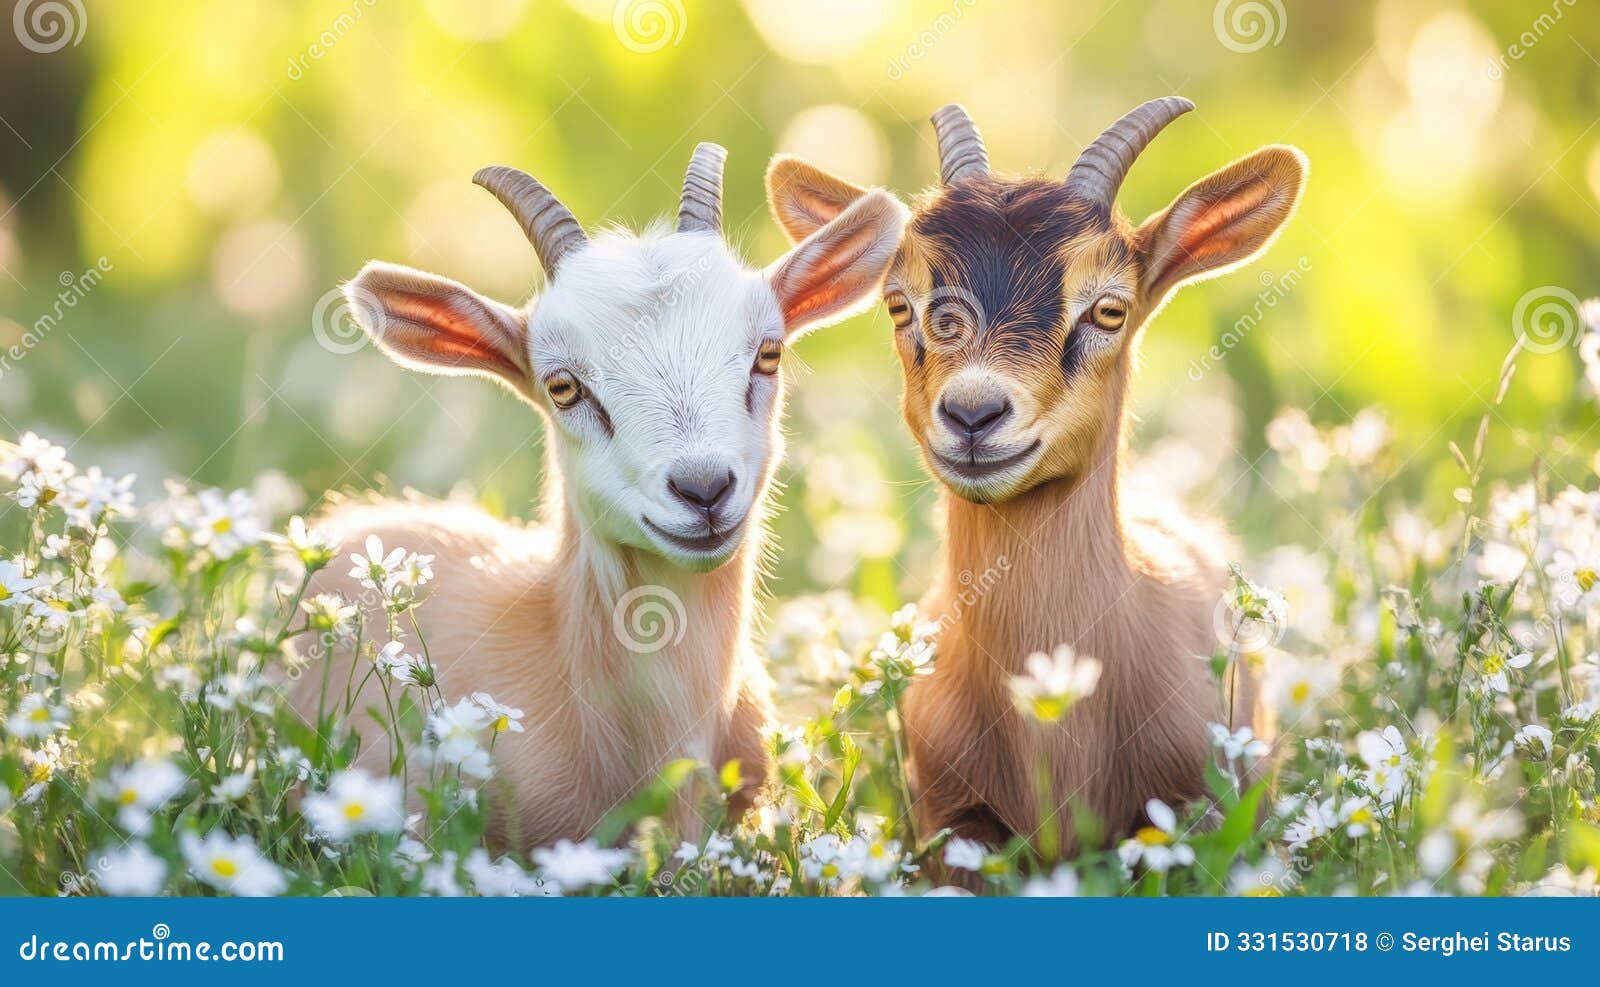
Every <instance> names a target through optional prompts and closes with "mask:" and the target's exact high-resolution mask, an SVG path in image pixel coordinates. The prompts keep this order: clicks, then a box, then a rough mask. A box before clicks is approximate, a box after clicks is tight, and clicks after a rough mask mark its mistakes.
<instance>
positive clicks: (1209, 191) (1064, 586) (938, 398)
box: [768, 147, 1305, 852]
mask: <svg viewBox="0 0 1600 987" xmlns="http://www.w3.org/2000/svg"><path fill="white" fill-rule="evenodd" d="M1304 167H1305V165H1304V158H1303V156H1302V155H1300V153H1299V152H1298V151H1295V150H1293V149H1290V148H1283V147H1270V148H1264V149H1262V150H1260V151H1258V152H1256V153H1255V154H1253V155H1250V156H1249V157H1246V158H1243V159H1241V160H1240V161H1237V162H1235V163H1234V164H1232V165H1229V166H1228V167H1226V168H1223V169H1221V170H1220V171H1218V172H1216V173H1215V174H1213V175H1211V176H1209V177H1207V178H1206V179H1203V180H1202V181H1200V182H1198V183H1196V184H1195V185H1193V186H1191V187H1190V188H1189V189H1188V190H1187V191H1185V192H1184V193H1183V194H1182V195H1181V196H1179V197H1178V198H1177V199H1176V200H1174V203H1173V205H1172V206H1170V207H1169V208H1168V209H1167V210H1164V211H1163V212H1161V213H1159V214H1157V215H1156V216H1154V217H1152V218H1151V219H1150V220H1148V221H1147V222H1145V223H1144V224H1142V225H1140V226H1138V227H1134V226H1133V225H1131V224H1130V223H1129V222H1128V221H1127V220H1126V219H1125V218H1123V217H1122V216H1121V215H1120V214H1118V213H1116V212H1115V211H1114V210H1112V211H1110V212H1109V213H1108V212H1107V211H1106V210H1104V209H1103V208H1100V207H1097V206H1096V205H1095V204H1093V203H1089V202H1084V201H1078V200H1075V199H1074V198H1073V195H1072V193H1071V192H1070V191H1069V190H1068V189H1067V188H1066V187H1064V186H1063V185H1061V184H1060V183H1056V182H1051V181H1048V180H1044V179H1021V180H1018V179H1004V178H996V177H993V176H990V175H988V174H974V175H969V176H966V177H963V178H960V179H958V180H956V181H955V182H954V183H953V184H952V185H949V186H944V187H941V188H939V189H936V190H934V191H932V192H930V193H928V194H927V195H925V196H923V197H922V198H921V200H920V201H919V202H918V204H917V207H916V209H915V212H914V215H913V219H912V223H911V225H910V226H909V227H908V228H907V233H906V236H905V239H904V241H903V242H902V245H901V250H900V253H899V255H898V256H897V258H896V260H895V262H894V264H893V265H892V266H891V268H890V273H889V277H888V278H887V279H886V281H885V291H886V293H887V294H888V297H889V298H890V300H891V307H892V308H894V309H897V310H898V311H900V312H901V313H906V312H907V310H908V309H909V310H910V315H909V316H908V317H907V316H904V315H903V321H902V323H901V324H900V325H897V332H896V335H895V339H896V349H897V351H898V353H899V355H900V359H901V364H902V368H903V370H904V377H905V391H904V394H903V398H902V412H903V414H904V417H905V420H906V423H907V425H908V426H909V427H910V429H911V431H912V434H913V435H914V436H915V437H916V439H917V440H918V443H919V445H920V446H921V447H922V450H923V453H924V457H925V458H926V459H927V461H928V463H929V466H930V469H932V470H933V471H934V472H935V474H936V475H938V476H939V477H940V479H942V480H943V481H944V482H945V484H946V486H947V487H948V488H949V489H948V490H947V491H946V492H945V494H944V496H943V512H944V518H943V523H942V534H943V541H944V551H943V557H942V560H941V563H940V567H939V572H938V575H937V577H936V581H935V584H934V586H933V588H932V590H931V591H930V592H929V594H928V595H927V597H925V598H924V600H923V603H922V610H923V614H924V616H925V617H926V618H928V619H930V620H934V621H938V622H939V623H940V624H941V626H942V627H943V630H942V631H941V634H940V637H939V654H938V659H937V662H936V664H935V668H934V672H933V674H932V675H931V676H929V677H927V678H926V679H922V680H919V681H918V682H916V683H915V684H914V685H913V686H912V687H911V689H910V692H909V693H908V695H907V699H906V729H907V733H908V735H909V738H910V761H911V768H912V774H913V787H914V793H913V794H914V799H915V811H916V813H917V816H918V822H919V827H920V829H921V831H922V832H924V833H932V832H933V831H934V830H936V829H940V828H949V829H951V830H953V831H954V832H955V833H956V834H957V835H961V836H965V837H969V838H972V839H977V840H980V841H982V842H984V843H986V844H989V845H999V844H1003V843H1005V842H1006V841H1007V840H1009V839H1011V838H1012V837H1018V836H1020V837H1022V838H1024V839H1028V840H1035V839H1036V838H1037V836H1038V835H1039V832H1040V829H1041V824H1042V823H1043V822H1045V821H1052V822H1053V823H1054V827H1055V828H1056V829H1058V830H1059V832H1060V834H1061V837H1062V842H1061V849H1062V850H1063V852H1071V851H1072V850H1073V849H1075V847H1076V842H1077V841H1076V838H1075V831H1076V828H1077V826H1076V824H1077V823H1078V822H1079V821H1080V820H1078V819H1076V818H1075V816H1074V813H1075V812H1076V811H1077V810H1078V809H1080V808H1081V809H1083V810H1087V812H1088V813H1090V814H1091V815H1092V816H1093V817H1094V819H1096V820H1097V821H1098V822H1099V823H1100V824H1101V825H1102V826H1103V830H1102V832H1103V833H1104V834H1105V835H1106V836H1107V837H1115V836H1118V835H1123V834H1127V833H1128V832H1130V831H1131V830H1133V829H1134V828H1135V827H1137V826H1138V825H1139V823H1140V821H1141V819H1142V817H1143V813H1144V805H1145V803H1146V802H1147V801H1148V800H1149V799H1151V798H1159V799H1162V800H1163V801H1166V802H1168V803H1172V804H1181V803H1184V802H1187V801H1190V800H1192V799H1195V798H1198V797H1202V796H1203V795H1204V794H1205V793H1204V769H1205V765H1206V763H1207V761H1208V759H1209V758H1210V756H1211V744H1210V738H1209V734H1208V730H1207V725H1208V724H1210V723H1215V722H1222V723H1227V722H1229V721H1230V712H1229V711H1228V710H1225V709H1223V708H1222V703H1221V701H1220V700H1219V698H1218V692H1217V689H1216V688H1215V687H1214V685H1213V683H1212V682H1211V680H1210V675H1209V672H1208V666H1207V660H1206V659H1207V658H1208V657H1209V656H1210V655H1211V654H1212V653H1213V652H1214V651H1216V650H1218V648H1219V642H1218V640H1217V635H1216V632H1215V630H1214V629H1213V614H1214V613H1215V611H1216V608H1217V606H1218V604H1219V602H1220V601H1221V599H1222V595H1223V591H1224V580H1225V566H1224V558H1225V555H1224V551H1223V548H1222V545H1223V544H1224V542H1223V539H1222V538H1221V536H1220V533H1219V532H1217V531H1215V530H1213V529H1212V528H1210V527H1209V526H1207V525H1203V524H1197V523H1196V522H1194V521H1192V520H1190V519H1188V518H1186V517H1184V516H1183V515H1182V514H1180V513H1178V512H1177V511H1175V510H1174V509H1172V508H1169V507H1164V506H1161V505H1159V504H1157V503H1154V502H1148V501H1145V500H1142V499H1140V498H1138V497H1137V496H1136V495H1133V494H1131V493H1130V492H1128V491H1125V490H1123V489H1122V488H1121V485H1120V482H1119V481H1120V465H1121V458H1122V452H1123V448H1124V433H1125V430H1126V417H1125V403H1126V396H1127V388H1128V382H1129V379H1130V378H1131V376H1132V368H1133V366H1134V363H1135V353H1136V343H1137V336H1138V333H1139V331H1140V329H1141V328H1142V326H1143V324H1144V323H1145V322H1146V321H1147V320H1148V318H1149V317H1150V316H1151V315H1152V314H1153V313H1154V312H1155V311H1157V310H1158V309H1159V308H1160V306H1161V304H1162V302H1163V301H1164V300H1165V298H1166V297H1167V295H1168V294H1169V293H1170V291H1171V290H1172V289H1173V288H1174V287H1176V286H1177V285H1179V284H1182V283H1184V282H1185V281H1189V280H1193V279H1195V278H1197V277H1200V276H1204V275H1207V274H1213V273H1217V272H1220V271H1222V270H1225V269H1228V268H1230V267H1233V266H1237V265H1238V264H1241V263H1243V262H1245V261H1246V260H1248V259H1250V258H1251V257H1253V256H1255V255H1256V254H1257V253H1259V252H1260V251H1261V250H1264V249H1265V248H1266V246H1267V245H1268V243H1270V241H1271V239H1272V237H1273V236H1274V235H1275V233H1276V231H1277V230H1278V228H1279V227H1280V226H1281V225H1282V224H1283V223H1284V222H1285V221H1286V220H1287V219H1288V217H1289V215H1290V214H1291V213H1292V211H1293V209H1294V206H1295V203H1296V201H1297V199H1298V196H1299V191H1300V187H1301V183H1302V179H1303V175H1304ZM768 190H769V198H770V199H771V200H772V204H773V210H774V213H775V214H776V215H777V216H778V219H779V222H780V223H781V224H782V225H783V226H784V228H785V230H786V231H788V232H789V234H790V236H791V237H793V236H796V235H804V233H805V232H806V231H807V230H809V229H810V228H811V226H812V224H813V222H815V221H817V220H822V221H825V220H826V218H827V217H828V216H830V215H832V214H833V213H834V212H835V211H836V210H837V209H838V208H840V207H841V204H846V203H848V202H850V201H851V200H852V197H853V196H854V195H855V194H858V190H856V189H855V187H854V186H852V185H850V184H849V183H847V182H844V181H842V180H840V179H837V178H834V177H833V176H829V175H826V174H824V173H821V172H819V171H817V169H815V168H812V167H811V166H809V165H806V164H805V163H804V162H800V161H797V160H795V159H780V160H779V161H777V162H775V163H774V165H773V167H772V169H771V171H770V172H769V176H768ZM951 299H954V300H955V301H954V302H953V303H952V302H951V301H950V300H951ZM1103 299H1112V300H1114V301H1115V302H1116V303H1117V304H1119V305H1121V307H1122V308H1123V309H1124V310H1125V314H1126V319H1125V322H1124V323H1123V324H1122V325H1121V326H1120V327H1119V328H1116V329H1112V330H1107V329H1104V328H1103V327H1101V326H1098V325H1097V324H1095V323H1093V322H1091V321H1090V313H1091V311H1092V308H1093V306H1094V305H1095V303H1096V301H1097V300H1103ZM952 398H954V399H956V400H957V401H959V402H962V403H965V404H967V405H968V406H977V405H979V404H980V403H981V402H983V401H991V400H994V399H997V398H1003V399H1004V400H1005V402H1007V403H1008V405H1009V407H1010V408H1011V411H1010V412H1009V413H1008V417H1006V418H1005V419H1003V421H1002V427H1000V428H998V429H996V430H994V432H993V433H992V435H993V437H985V438H983V439H982V440H981V441H976V442H975V443H974V445H973V451H972V452H968V453H963V455H971V456H974V457H977V458H978V459H980V460H982V461H998V460H1002V459H1006V458H1007V457H1010V456H1013V455H1014V456H1016V457H1017V458H1016V463H1017V465H1016V466H1015V467H1011V468H1010V469H1009V470H1004V471H1000V472H997V473H992V474H990V475H989V476H988V477H985V478H981V479H978V480H971V479H966V478H964V477H963V476H962V475H960V474H959V473H955V472H952V467H951V466H950V457H949V452H948V451H947V450H948V448H949V445H950V442H951V440H952V435H953V433H952V432H951V428H952V426H950V425H949V424H948V421H947V420H941V419H943V418H945V416H944V415H943V413H942V411H941V410H940V409H941V402H944V401H946V400H949V399H952ZM978 447H983V452H982V455H981V456H979V454H978V451H977V449H978ZM1030 449H1034V450H1036V451H1033V452H1030V451H1029V450H1030ZM940 453H944V458H943V459H941V457H940ZM996 570H998V571H999V572H1000V573H1002V574H1001V575H998V576H994V575H992V573H994V572H995V571H996ZM974 586H981V587H982V592H976V591H974V589H973V587H974ZM1061 644H1068V645H1071V646H1072V647H1073V648H1074V649H1075V650H1076V651H1077V652H1078V653H1079V654H1080V655H1086V656H1091V657H1093V658H1096V659H1098V660H1099V661H1100V662H1101V664H1102V669H1103V671H1102V676H1101V679H1100V683H1099V686H1098V688H1097V689H1096V691H1095V692H1094V693H1093V694H1092V695H1090V696H1089V697H1088V698H1087V699H1084V700H1083V701H1082V702H1081V703H1079V704H1078V705H1077V706H1075V707H1074V708H1073V709H1072V710H1071V711H1070V712H1069V713H1068V715H1067V716H1066V718H1065V719H1064V720H1063V721H1062V722H1061V723H1059V724H1055V725H1048V726H1041V725H1039V724H1035V723H1032V722H1030V721H1027V720H1025V719H1024V718H1023V717H1022V716H1021V714H1019V713H1018V712H1017V710H1016V708H1015V705H1014V703H1013V700H1012V696H1011V693H1010V689H1009V682H1010V679H1011V678H1012V677H1013V676H1016V675H1020V674H1023V672H1024V668H1023V665H1024V661H1025V659H1026V658H1027V656H1028V655H1030V654H1031V653H1033V652H1039V651H1043V652H1050V651H1051V650H1053V649H1054V648H1055V647H1056V646H1058V645H1061ZM1254 704H1255V685H1254V683H1253V682H1252V681H1251V680H1250V678H1249V676H1248V675H1247V674H1246V675H1242V676H1241V680H1240V681H1239V683H1238V686H1237V689H1236V692H1235V696H1234V704H1233V706H1234V708H1233V711H1232V714H1231V720H1232V721H1233V722H1234V723H1235V724H1236V725H1245V724H1248V723H1250V722H1251V720H1252V714H1253V711H1254ZM1041 765H1042V766H1043V767H1044V769H1045V770H1044V776H1045V778H1046V780H1047V785H1048V787H1047V789H1045V790H1046V791H1048V792H1049V797H1048V801H1047V802H1046V803H1044V804H1040V800H1039V797H1038V792H1039V791H1040V786H1039V785H1038V783H1037V779H1036V771H1037V769H1038V768H1039V766H1041Z"/></svg>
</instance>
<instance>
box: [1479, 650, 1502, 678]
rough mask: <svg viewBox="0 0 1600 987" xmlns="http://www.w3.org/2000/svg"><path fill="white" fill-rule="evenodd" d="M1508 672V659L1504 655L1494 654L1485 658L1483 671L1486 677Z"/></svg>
mask: <svg viewBox="0 0 1600 987" xmlns="http://www.w3.org/2000/svg"><path fill="white" fill-rule="evenodd" d="M1505 670H1506V659H1505V656H1503V655H1498V654H1493V655H1484V656H1483V671H1484V674H1485V675H1499V674H1500V673H1501V672H1503V671H1505Z"/></svg>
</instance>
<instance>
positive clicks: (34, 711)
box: [6, 692, 68, 740]
mask: <svg viewBox="0 0 1600 987" xmlns="http://www.w3.org/2000/svg"><path fill="white" fill-rule="evenodd" d="M67 720H68V713H67V709H66V707H65V706H52V705H50V703H49V701H47V700H46V699H45V697H44V695H43V694H42V693H38V692H30V693H28V694H27V695H26V696H23V697H22V701H21V702H20V703H18V704H17V711H16V712H15V713H12V714H11V716H10V717H8V718H7V719H6V730H7V732H9V733H10V734H11V735H12V736H13V737H17V738H19V739H22V740H41V739H43V738H45V737H48V736H50V735H51V734H53V733H55V732H56V731H57V730H63V729H66V726H67Z"/></svg>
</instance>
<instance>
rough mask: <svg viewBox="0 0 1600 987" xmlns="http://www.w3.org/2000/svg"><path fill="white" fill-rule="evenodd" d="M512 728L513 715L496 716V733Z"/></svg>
mask: <svg viewBox="0 0 1600 987" xmlns="http://www.w3.org/2000/svg"><path fill="white" fill-rule="evenodd" d="M510 728H511V717H509V716H497V717H495V720H494V732H495V733H505V732H506V731H507V730H509V729H510Z"/></svg>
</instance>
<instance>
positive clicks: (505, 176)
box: [472, 165, 589, 278]
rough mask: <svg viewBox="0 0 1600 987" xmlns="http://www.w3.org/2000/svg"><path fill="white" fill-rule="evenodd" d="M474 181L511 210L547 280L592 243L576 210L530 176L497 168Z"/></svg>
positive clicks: (484, 172)
mask: <svg viewBox="0 0 1600 987" xmlns="http://www.w3.org/2000/svg"><path fill="white" fill-rule="evenodd" d="M472 181H473V182H474V183H475V184H478V185H482V186H483V187H484V188H486V189H488V190H489V191H490V192H493V193H494V197H495V198H496V199H499V200H500V203H501V205H503V206H505V207H506V208H507V209H509V210H511V215H513V216H515V217H516V218H517V223H518V225H520V226H521V227H522V232H523V233H526V234H527V235H528V242H529V243H531V244H533V252H534V253H536V254H538V255H539V265H540V266H541V267H543V268H544V274H545V277H547V278H554V277H555V276H556V269H557V268H559V267H560V266H561V260H562V258H564V257H566V256H567V255H568V254H569V253H571V252H572V251H574V250H576V249H578V248H580V247H582V246H583V245H584V244H586V243H588V242H589V235H588V234H587V233H585V232H583V227H582V226H580V225H578V220H577V218H576V217H574V216H573V215H572V210H570V209H568V208H567V207H566V206H564V205H562V204H561V200H560V199H558V198H556V197H555V194H554V193H553V192H551V191H550V190H549V189H547V188H545V187H544V186H543V185H541V184H540V183H539V180H538V179H537V178H534V177H533V176H532V175H530V174H528V173H527V172H525V171H518V170H517V169H515V168H507V167H506V166H504V165H494V166H493V167H490V168H481V169H479V170H478V173H477V174H476V175H473V176H472Z"/></svg>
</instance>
